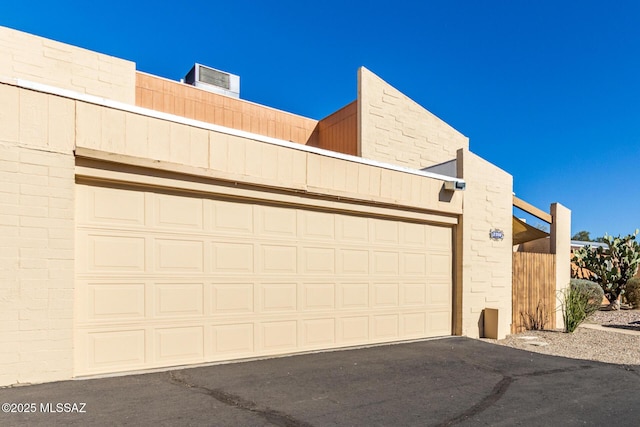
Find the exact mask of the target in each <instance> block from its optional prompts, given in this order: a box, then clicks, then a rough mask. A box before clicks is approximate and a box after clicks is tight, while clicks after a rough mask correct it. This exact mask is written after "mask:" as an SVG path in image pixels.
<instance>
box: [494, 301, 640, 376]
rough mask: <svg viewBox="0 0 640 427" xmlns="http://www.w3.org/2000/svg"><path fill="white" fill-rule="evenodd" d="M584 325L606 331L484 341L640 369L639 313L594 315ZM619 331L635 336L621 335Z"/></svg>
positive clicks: (584, 330)
mask: <svg viewBox="0 0 640 427" xmlns="http://www.w3.org/2000/svg"><path fill="white" fill-rule="evenodd" d="M585 323H587V324H595V325H602V326H604V327H606V330H597V329H588V328H586V327H578V329H577V330H576V331H575V332H574V333H572V334H566V333H564V332H561V331H559V330H557V331H527V332H523V333H520V334H514V335H509V336H508V337H507V338H505V339H503V340H499V341H495V340H487V341H490V342H494V343H497V344H500V345H505V346H509V347H514V348H519V349H522V350H528V351H533V352H537V353H544V354H550V355H554V356H563V357H570V358H573V359H586V360H596V361H599V362H605V363H616V364H621V365H640V310H619V311H597V312H596V313H594V314H593V315H592V316H591V317H589V319H587V320H586V322H585ZM621 330H622V331H636V332H637V333H635V334H624V333H620V331H621Z"/></svg>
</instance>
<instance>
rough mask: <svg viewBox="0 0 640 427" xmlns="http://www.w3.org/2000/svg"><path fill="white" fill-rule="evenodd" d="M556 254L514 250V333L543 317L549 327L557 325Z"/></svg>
mask: <svg viewBox="0 0 640 427" xmlns="http://www.w3.org/2000/svg"><path fill="white" fill-rule="evenodd" d="M555 265H556V256H555V255H553V254H537V253H529V252H514V253H513V300H512V303H513V319H512V323H511V333H518V332H522V331H524V330H526V329H531V326H532V325H531V322H533V321H538V322H540V321H543V322H544V328H545V329H554V328H555V327H556V306H557V305H558V303H557V298H556V297H557V296H556V276H555V270H556V269H555Z"/></svg>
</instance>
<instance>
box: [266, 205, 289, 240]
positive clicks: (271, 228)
mask: <svg viewBox="0 0 640 427" xmlns="http://www.w3.org/2000/svg"><path fill="white" fill-rule="evenodd" d="M256 210H257V212H258V218H259V225H260V234H261V235H263V236H273V237H284V238H287V237H288V238H291V239H295V238H296V236H297V234H298V233H297V230H298V226H297V224H298V218H297V214H296V210H295V209H289V208H284V207H274V206H258V207H257V209H256Z"/></svg>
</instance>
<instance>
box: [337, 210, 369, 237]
mask: <svg viewBox="0 0 640 427" xmlns="http://www.w3.org/2000/svg"><path fill="white" fill-rule="evenodd" d="M336 223H337V227H336V228H337V231H338V233H337V234H338V239H339V240H340V241H341V242H342V243H355V244H358V243H367V242H369V234H370V232H369V222H368V221H367V218H363V217H358V216H348V215H340V216H339V217H338V218H337V221H336Z"/></svg>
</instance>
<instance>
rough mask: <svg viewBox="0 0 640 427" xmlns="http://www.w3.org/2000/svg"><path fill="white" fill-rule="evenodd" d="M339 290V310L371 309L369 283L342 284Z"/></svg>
mask: <svg viewBox="0 0 640 427" xmlns="http://www.w3.org/2000/svg"><path fill="white" fill-rule="evenodd" d="M338 288H339V291H338V306H339V308H342V309H366V308H369V283H340V284H339V285H338Z"/></svg>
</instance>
